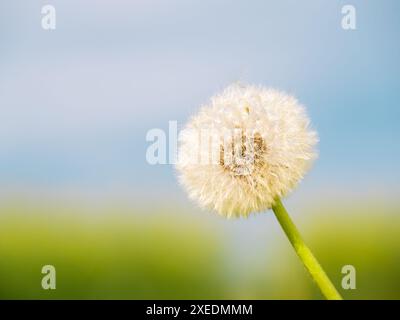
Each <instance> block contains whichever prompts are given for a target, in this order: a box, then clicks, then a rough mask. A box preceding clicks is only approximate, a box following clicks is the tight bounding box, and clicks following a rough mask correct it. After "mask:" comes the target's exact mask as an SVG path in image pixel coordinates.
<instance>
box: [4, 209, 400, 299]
mask: <svg viewBox="0 0 400 320" xmlns="http://www.w3.org/2000/svg"><path fill="white" fill-rule="evenodd" d="M341 209H343V208H333V207H330V206H324V207H323V206H320V207H318V210H317V211H316V213H315V214H308V215H307V219H306V220H305V221H302V222H301V231H302V233H303V234H304V236H305V238H306V240H307V242H308V243H309V244H310V246H311V248H312V249H313V251H314V252H315V254H316V255H317V257H318V258H319V260H320V262H321V263H322V264H323V266H324V267H325V268H326V270H327V272H328V274H329V275H330V276H331V277H332V279H333V281H334V283H335V284H336V285H337V286H339V287H340V282H341V276H342V275H341V273H340V270H341V268H342V266H343V265H346V264H352V265H354V266H355V267H356V270H357V289H356V290H350V291H345V290H340V291H341V293H342V294H343V296H344V297H345V298H349V299H367V298H368V299H400V242H399V230H400V218H399V215H398V212H399V211H398V209H397V208H396V207H390V208H389V207H388V208H382V207H373V206H367V205H363V206H354V207H352V208H351V210H349V208H348V206H347V207H346V210H347V211H346V212H351V214H347V215H344V214H341V215H338V214H337V212H343V210H342V211H341ZM321 212H323V214H321ZM206 217H207V216H205V217H204V219H201V217H196V218H193V216H190V215H189V214H187V212H183V211H179V210H172V209H168V208H159V209H156V210H153V211H151V212H147V211H146V210H144V209H143V210H140V209H138V208H135V209H132V208H104V209H101V210H99V209H88V208H83V207H82V208H79V207H78V208H74V207H69V208H68V207H65V206H45V205H37V204H36V205H32V204H30V205H21V204H17V205H15V204H8V205H4V206H3V207H1V208H0V298H1V299H321V298H322V296H321V295H320V294H319V292H318V290H317V289H316V288H315V286H314V285H313V283H312V281H311V279H310V278H309V276H308V275H307V273H306V272H305V270H303V267H302V266H301V264H300V262H299V261H298V259H297V257H296V256H295V254H294V252H293V250H292V249H291V247H290V245H289V244H288V242H287V240H286V238H285V237H284V236H283V234H282V235H280V236H279V237H278V239H276V241H274V242H270V243H265V247H267V246H276V248H275V252H276V255H275V256H274V257H270V259H265V257H264V254H263V252H260V253H259V257H260V258H259V259H256V260H255V261H254V264H252V265H251V266H250V267H249V266H247V268H246V270H241V269H240V268H232V265H233V264H235V263H237V261H238V260H239V261H240V256H238V257H235V256H234V254H233V258H232V254H230V255H228V254H227V252H228V251H229V252H232V248H229V246H230V244H229V242H228V241H227V239H225V237H224V235H223V234H221V233H220V232H219V229H218V228H217V227H215V226H214V225H213V222H212V221H211V222H210V221H209V219H207V218H206ZM299 217H300V215H296V220H299ZM311 217H312V219H311ZM264 222H265V221H264V220H262V223H264ZM227 223H230V222H229V221H228V222H227ZM260 223H261V220H260ZM233 252H234V250H233ZM46 264H52V265H54V266H55V267H56V270H57V289H56V290H47V291H46V290H43V289H42V288H41V279H42V276H43V275H42V274H41V268H42V266H43V265H46Z"/></svg>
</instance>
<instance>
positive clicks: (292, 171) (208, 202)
mask: <svg viewBox="0 0 400 320" xmlns="http://www.w3.org/2000/svg"><path fill="white" fill-rule="evenodd" d="M317 140H318V138H317V134H316V132H314V131H313V130H311V129H310V125H309V119H308V117H307V115H306V113H305V110H304V107H303V106H302V105H301V104H300V103H299V102H298V101H297V100H296V99H295V98H294V97H292V96H290V95H288V94H285V93H283V92H280V91H277V90H273V89H268V88H264V87H260V86H252V85H239V84H234V85H231V86H229V87H227V88H226V89H225V90H224V91H223V92H222V93H220V94H218V95H215V96H214V97H212V98H211V100H210V102H209V103H208V104H207V105H204V106H202V107H201V109H200V111H199V113H198V114H197V115H195V116H193V117H192V119H191V120H190V121H189V122H188V123H187V125H186V126H185V128H184V129H183V130H182V131H181V132H180V135H179V151H178V163H177V165H176V167H177V171H178V175H179V180H180V182H181V184H182V185H183V186H184V188H185V189H186V190H187V192H188V195H189V197H190V198H191V199H193V200H195V201H196V202H197V203H198V204H199V205H200V206H201V207H203V208H206V209H209V210H213V211H216V212H217V213H219V214H221V215H224V216H227V217H239V216H245V217H247V216H248V215H249V214H250V213H256V212H261V211H265V210H267V209H270V208H271V207H272V205H273V204H274V201H275V199H276V198H277V197H284V196H286V195H287V194H288V193H289V192H290V191H291V190H292V189H293V188H294V187H295V186H296V185H297V184H298V182H299V181H300V180H301V179H302V178H303V176H304V175H305V173H306V172H307V170H308V169H309V167H310V165H311V164H312V162H313V160H314V159H315V158H316V152H315V150H314V148H315V145H316V143H317Z"/></svg>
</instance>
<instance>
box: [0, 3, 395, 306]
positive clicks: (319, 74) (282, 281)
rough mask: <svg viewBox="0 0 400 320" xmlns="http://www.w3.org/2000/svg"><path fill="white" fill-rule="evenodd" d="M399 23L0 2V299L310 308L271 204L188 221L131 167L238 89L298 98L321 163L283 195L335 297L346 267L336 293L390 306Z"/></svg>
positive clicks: (152, 178) (159, 6)
mask: <svg viewBox="0 0 400 320" xmlns="http://www.w3.org/2000/svg"><path fill="white" fill-rule="evenodd" d="M45 4H51V5H53V6H54V7H55V8H56V18H57V24H56V30H52V31H45V30H43V29H42V28H41V19H42V14H41V8H42V6H43V5H45ZM345 4H352V5H354V6H355V8H356V10H357V11H356V13H357V29H356V30H347V31H346V30H343V29H342V28H341V19H342V13H341V9H342V6H343V5H345ZM399 31H400V2H399V1H397V0H392V1H391V0H383V1H368V2H367V1H361V0H351V1H333V0H331V1H324V0H307V1H295V0H280V1H265V0H260V1H255V0H254V1H228V0H217V1H211V0H201V1H200V0H199V1H197V0H194V1H184V0H170V1H162V0H146V1H145V0H140V1H134V0H132V1H123V0H114V1H105V0H86V1H78V0H69V1H61V0H47V1H39V0H36V1H34V0H31V1H24V0H3V1H1V3H0V298H3V299H12V298H18V299H20V298H27V299H33V298H49V299H54V298H66V299H71V298H96V299H97V298H99V299H100V298H124V299H125V298H126V299H129V298H136V299H145V298H156V299H161V298H166V299H178V298H181V299H199V298H206V299H207V298H208V299H214V298H215V299H321V298H322V296H321V295H320V293H319V292H318V290H317V289H316V287H315V286H314V284H313V283H312V281H311V279H310V278H309V276H308V274H307V273H306V272H305V270H304V269H303V267H302V265H301V264H300V262H299V260H298V259H297V257H296V255H295V253H294V251H293V250H292V248H291V247H290V245H289V243H288V241H287V239H286V237H285V235H284V234H283V232H282V231H281V230H280V228H279V225H278V223H277V221H276V219H275V218H274V216H273V214H272V213H271V212H266V213H265V214H260V215H256V216H252V217H251V218H249V219H247V220H244V219H241V220H224V219H223V218H220V217H218V216H216V215H214V214H211V213H208V212H202V211H200V210H199V209H197V207H196V206H195V205H194V204H192V203H190V202H189V201H188V200H187V199H186V195H185V194H184V191H183V190H182V189H181V188H180V187H179V185H178V184H177V182H176V179H175V172H174V168H173V166H171V165H155V166H152V165H149V164H148V163H147V161H146V157H145V155H146V149H147V147H148V146H149V145H150V144H151V143H149V142H147V141H146V133H147V132H148V130H150V129H152V128H161V129H163V130H165V131H166V132H167V130H168V121H170V120H177V121H178V126H179V127H182V126H183V125H184V123H185V121H186V120H187V119H188V117H189V116H190V115H191V114H192V113H194V112H195V111H196V110H197V108H198V106H199V105H200V104H202V103H205V102H207V100H208V98H209V96H211V95H212V94H214V93H216V92H218V91H220V90H221V89H222V88H224V87H225V86H226V85H228V84H230V83H231V82H236V81H241V82H250V83H256V84H263V85H267V86H272V87H276V88H279V89H283V90H285V91H287V92H289V93H292V94H294V95H296V96H297V98H298V99H299V100H300V101H301V102H302V103H303V104H305V105H306V106H307V109H308V112H309V115H310V117H311V119H312V123H313V127H314V128H315V129H316V130H317V131H318V132H319V136H320V144H319V153H320V156H319V159H318V161H317V162H316V164H315V166H314V168H313V170H312V171H311V172H310V174H309V175H308V176H307V177H306V179H304V181H303V182H302V183H301V185H300V186H299V188H298V189H297V190H296V191H295V192H294V193H293V194H292V195H290V197H289V198H288V199H286V200H285V203H286V205H287V207H288V211H289V212H290V213H291V215H292V217H293V219H294V220H295V222H296V223H297V224H298V227H299V228H300V230H301V232H302V233H303V236H304V238H305V239H306V241H307V242H308V243H309V245H310V247H311V248H312V249H313V251H314V252H315V254H316V256H317V257H318V258H319V260H320V262H321V264H322V265H323V266H324V267H325V268H326V270H327V273H328V274H329V275H330V276H331V278H332V279H333V281H334V283H335V284H336V286H337V287H339V288H341V279H342V277H343V276H344V275H343V274H341V269H342V267H343V266H344V265H348V264H350V265H353V266H354V267H355V268H356V271H357V282H356V283H357V288H356V289H355V290H343V289H340V291H341V293H342V294H343V296H344V297H345V298H347V299H399V298H400V241H399V240H400V216H399V213H400V212H399V208H400V200H399V196H400V194H399V185H400V171H399V163H400V148H399V139H400V128H399V125H398V123H397V122H398V119H399V116H400V112H399V101H400V79H399V74H400V60H399V56H400V42H399V41H398V35H399ZM47 264H51V265H54V266H55V268H56V271H57V289H56V290H48V291H45V290H43V289H42V288H41V280H42V277H43V275H42V274H41V268H42V266H43V265H47Z"/></svg>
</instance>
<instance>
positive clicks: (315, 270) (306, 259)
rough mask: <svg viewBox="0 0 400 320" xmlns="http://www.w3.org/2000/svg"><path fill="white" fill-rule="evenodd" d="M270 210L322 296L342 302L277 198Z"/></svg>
mask: <svg viewBox="0 0 400 320" xmlns="http://www.w3.org/2000/svg"><path fill="white" fill-rule="evenodd" d="M272 210H273V211H274V213H275V216H276V218H277V219H278V221H279V224H280V225H281V227H282V229H283V231H285V233H286V236H287V237H288V239H289V241H290V243H291V244H292V246H293V248H294V250H295V251H296V253H297V255H298V256H299V258H300V260H301V262H303V264H304V266H305V267H306V269H307V271H308V272H309V273H310V275H311V277H312V278H313V279H314V281H315V283H316V284H317V286H318V287H319V289H320V290H321V292H322V294H323V295H324V296H325V297H326V298H327V299H328V300H342V297H341V296H340V294H339V293H338V292H337V290H336V288H335V286H334V285H333V284H332V282H331V280H329V278H328V276H327V275H326V273H325V271H324V269H322V267H321V265H320V264H319V263H318V261H317V259H316V258H315V257H314V255H313V254H312V252H311V250H310V249H309V248H308V247H307V245H306V244H305V243H304V240H303V238H302V237H301V235H300V233H299V231H298V230H297V228H296V226H295V224H294V223H293V221H292V219H291V218H290V216H289V214H288V212H287V211H286V209H285V207H284V206H283V204H282V201H281V200H280V199H279V198H278V199H277V200H276V202H275V204H274V205H273V207H272Z"/></svg>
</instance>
